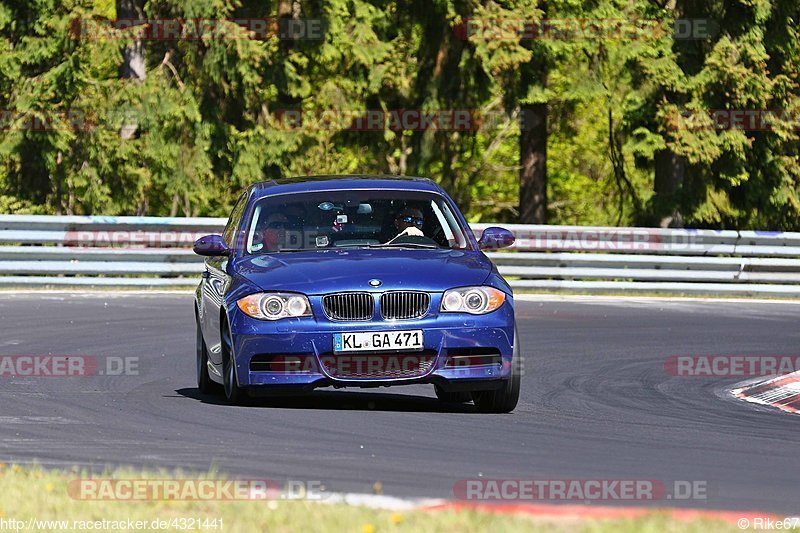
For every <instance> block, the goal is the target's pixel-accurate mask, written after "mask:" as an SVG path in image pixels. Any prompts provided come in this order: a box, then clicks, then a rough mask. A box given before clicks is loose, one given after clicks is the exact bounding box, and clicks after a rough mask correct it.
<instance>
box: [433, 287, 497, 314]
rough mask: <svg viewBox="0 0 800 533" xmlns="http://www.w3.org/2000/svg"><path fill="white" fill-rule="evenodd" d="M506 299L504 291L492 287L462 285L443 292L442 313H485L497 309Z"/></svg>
mask: <svg viewBox="0 0 800 533" xmlns="http://www.w3.org/2000/svg"><path fill="white" fill-rule="evenodd" d="M505 301H506V293H504V292H503V291H499V290H497V289H495V288H494V287H462V288H460V289H452V290H449V291H447V292H445V293H444V298H442V308H441V311H442V312H443V313H470V314H472V315H485V314H486V313H491V312H492V311H495V310H497V309H498V308H499V307H500V306H501V305H503V302H505Z"/></svg>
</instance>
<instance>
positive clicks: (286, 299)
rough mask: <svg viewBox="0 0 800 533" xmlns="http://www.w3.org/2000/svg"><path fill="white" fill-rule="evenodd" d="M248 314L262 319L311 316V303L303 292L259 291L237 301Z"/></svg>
mask: <svg viewBox="0 0 800 533" xmlns="http://www.w3.org/2000/svg"><path fill="white" fill-rule="evenodd" d="M236 305H238V306H239V309H241V310H242V312H243V313H244V314H246V315H247V316H251V317H253V318H258V319H261V320H279V319H281V318H299V317H302V316H311V304H310V303H309V302H308V298H306V297H305V296H303V295H302V294H294V293H289V292H259V293H256V294H251V295H250V296H245V297H244V298H242V299H241V300H239V301H237V302H236Z"/></svg>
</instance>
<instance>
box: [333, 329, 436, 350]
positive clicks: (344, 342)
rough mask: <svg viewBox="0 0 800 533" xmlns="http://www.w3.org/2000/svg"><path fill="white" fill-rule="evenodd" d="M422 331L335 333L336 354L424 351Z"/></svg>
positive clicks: (334, 347) (334, 346)
mask: <svg viewBox="0 0 800 533" xmlns="http://www.w3.org/2000/svg"><path fill="white" fill-rule="evenodd" d="M424 346H425V344H424V343H423V335H422V330H421V329H417V330H413V331H370V332H363V333H362V332H358V333H356V332H354V333H334V335H333V351H334V352H337V353H338V352H365V351H380V350H422V348H424Z"/></svg>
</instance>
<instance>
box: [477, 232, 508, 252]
mask: <svg viewBox="0 0 800 533" xmlns="http://www.w3.org/2000/svg"><path fill="white" fill-rule="evenodd" d="M516 240H517V239H516V237H514V234H513V233H511V232H510V231H508V230H507V229H504V228H497V227H491V228H486V229H485V230H484V231H483V235H481V238H480V240H479V241H478V246H479V247H480V249H481V250H499V249H500V248H508V247H509V246H511V245H513V244H514V243H515V242H516Z"/></svg>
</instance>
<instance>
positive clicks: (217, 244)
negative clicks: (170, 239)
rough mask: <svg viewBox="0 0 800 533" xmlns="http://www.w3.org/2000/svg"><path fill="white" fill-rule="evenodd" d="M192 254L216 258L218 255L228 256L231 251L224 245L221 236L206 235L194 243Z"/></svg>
mask: <svg viewBox="0 0 800 533" xmlns="http://www.w3.org/2000/svg"><path fill="white" fill-rule="evenodd" d="M194 253H196V254H197V255H206V256H209V257H216V256H220V255H230V253H231V250H230V248H228V245H227V244H225V240H224V239H223V238H222V235H206V236H204V237H200V238H199V239H197V240H196V241H194Z"/></svg>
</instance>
